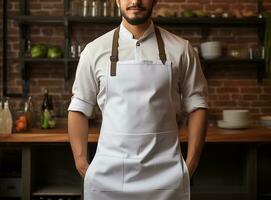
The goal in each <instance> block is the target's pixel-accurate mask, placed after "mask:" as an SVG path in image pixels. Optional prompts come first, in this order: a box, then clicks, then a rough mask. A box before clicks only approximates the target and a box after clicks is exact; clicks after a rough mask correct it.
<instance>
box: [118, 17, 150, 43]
mask: <svg viewBox="0 0 271 200" xmlns="http://www.w3.org/2000/svg"><path fill="white" fill-rule="evenodd" d="M154 32H155V30H154V24H153V21H151V24H150V25H149V27H148V28H147V29H146V30H145V32H144V33H143V35H142V36H141V37H140V38H139V39H138V40H137V39H134V38H133V34H132V33H131V32H130V31H128V30H127V29H126V28H125V26H124V25H123V22H121V24H120V35H121V36H124V37H126V38H128V39H132V40H136V41H142V40H144V39H145V38H147V37H148V36H150V35H151V34H152V33H154Z"/></svg>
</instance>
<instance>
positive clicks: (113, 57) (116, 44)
mask: <svg viewBox="0 0 271 200" xmlns="http://www.w3.org/2000/svg"><path fill="white" fill-rule="evenodd" d="M119 32H120V27H118V28H117V29H116V30H115V32H114V35H113V42H112V52H111V56H110V61H111V70H110V71H111V72H110V73H111V76H116V68H117V62H118V60H119V57H118V47H119V42H118V41H119Z"/></svg>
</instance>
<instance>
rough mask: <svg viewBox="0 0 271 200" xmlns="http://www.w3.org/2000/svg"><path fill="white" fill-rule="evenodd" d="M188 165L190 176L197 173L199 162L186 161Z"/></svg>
mask: <svg viewBox="0 0 271 200" xmlns="http://www.w3.org/2000/svg"><path fill="white" fill-rule="evenodd" d="M186 166H187V168H188V173H189V177H190V178H191V177H192V176H193V174H194V173H195V171H196V169H197V167H198V165H197V164H192V163H188V162H187V161H186Z"/></svg>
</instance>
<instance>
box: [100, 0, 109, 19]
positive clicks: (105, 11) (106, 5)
mask: <svg viewBox="0 0 271 200" xmlns="http://www.w3.org/2000/svg"><path fill="white" fill-rule="evenodd" d="M110 11H111V10H110V1H109V0H105V1H104V2H103V9H102V16H103V17H109V16H110V14H111V12H110Z"/></svg>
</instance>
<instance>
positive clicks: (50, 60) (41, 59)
mask: <svg viewBox="0 0 271 200" xmlns="http://www.w3.org/2000/svg"><path fill="white" fill-rule="evenodd" d="M10 60H12V61H16V62H27V63H36V62H78V61H79V58H30V57H23V58H10Z"/></svg>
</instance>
